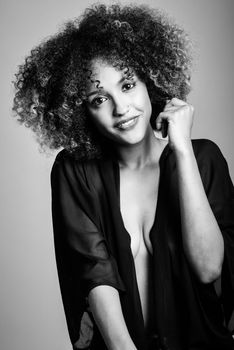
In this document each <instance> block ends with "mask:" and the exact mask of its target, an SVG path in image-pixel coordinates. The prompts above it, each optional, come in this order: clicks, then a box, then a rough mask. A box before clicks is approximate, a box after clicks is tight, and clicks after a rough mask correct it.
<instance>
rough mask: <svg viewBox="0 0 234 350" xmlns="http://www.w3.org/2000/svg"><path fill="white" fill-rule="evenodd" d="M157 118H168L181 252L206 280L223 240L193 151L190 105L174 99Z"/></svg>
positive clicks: (216, 270) (217, 265)
mask: <svg viewBox="0 0 234 350" xmlns="http://www.w3.org/2000/svg"><path fill="white" fill-rule="evenodd" d="M160 117H161V119H166V120H167V121H168V124H169V127H168V136H169V143H170V146H171V148H172V149H173V151H174V153H175V158H176V164H177V172H178V188H179V199H180V210H181V225H182V239H183V245H184V251H185V254H186V256H187V259H188V261H189V262H190V264H191V266H192V267H193V269H194V271H195V272H196V274H197V275H198V277H199V279H200V280H201V281H202V282H204V283H209V282H212V281H214V280H215V279H217V278H218V277H219V275H220V273H221V268H222V263H223V256H224V243H223V237H222V234H221V231H220V229H219V226H218V224H217V221H216V219H215V216H214V214H213V212H212V210H211V208H210V205H209V202H208V199H207V196H206V193H205V191H204V188H203V184H202V180H201V177H200V173H199V170H198V166H197V162H196V159H195V156H194V153H193V148H192V144H191V139H190V134H191V127H192V119H193V107H192V106H190V105H187V104H186V103H185V102H183V101H181V100H178V99H176V98H175V99H172V100H171V101H170V102H169V103H168V104H167V106H166V108H165V110H164V112H163V113H161V114H160ZM161 119H159V125H158V128H160V121H161Z"/></svg>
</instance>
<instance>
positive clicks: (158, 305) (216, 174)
mask: <svg viewBox="0 0 234 350" xmlns="http://www.w3.org/2000/svg"><path fill="white" fill-rule="evenodd" d="M193 148H194V153H195V157H196V159H197V163H198V166H199V171H200V174H201V178H202V181H203V185H204V188H205V191H206V194H207V197H208V200H209V203H210V206H211V208H212V210H213V212H214V215H215V217H216V219H217V222H218V224H219V227H220V229H221V231H222V234H223V238H224V244H225V258H224V263H223V268H222V297H221V298H219V297H218V296H217V294H216V292H215V288H214V284H213V283H210V284H203V283H201V282H200V281H199V280H198V278H197V277H196V275H195V274H194V272H193V270H192V269H191V267H190V265H189V263H188V261H187V260H186V257H185V255H184V252H183V247H182V237H181V223H180V209H179V199H178V188H177V187H178V186H177V173H176V162H175V157H174V154H173V152H172V151H171V150H170V148H169V146H168V145H167V146H166V147H165V149H164V150H163V153H162V155H161V158H160V181H159V190H158V202H157V210H156V214H155V220H154V223H153V226H152V228H151V231H150V239H151V243H152V247H153V268H154V271H153V276H152V278H153V282H154V299H155V303H154V306H153V307H154V310H155V319H156V323H155V334H157V335H158V336H157V340H156V341H155V344H156V343H157V344H160V345H159V348H162V349H171V350H172V349H173V350H208V349H210V350H211V349H212V350H215V349H216V350H231V349H234V340H233V339H232V337H231V335H230V333H229V331H228V330H227V328H226V327H224V326H223V323H224V314H225V319H226V322H227V321H228V319H229V318H230V315H231V312H232V310H233V309H234V188H233V185H232V182H231V179H230V176H229V172H228V167H227V163H226V161H225V159H224V157H223V156H222V154H221V152H220V150H219V148H218V147H217V146H216V145H215V144H214V143H213V142H211V141H208V140H194V141H193ZM119 176H120V175H119V166H118V163H117V162H116V161H113V160H111V159H105V160H90V161H86V162H84V161H83V162H80V161H77V160H75V159H74V157H72V156H71V155H69V153H68V152H67V151H65V150H63V151H61V152H60V153H59V154H58V156H57V158H56V160H55V163H54V165H53V169H52V173H51V183H52V213H53V225H54V239H55V251H56V260H57V267H58V274H59V280H60V287H61V292H62V298H63V303H64V308H65V313H66V318H67V323H68V329H69V334H70V337H71V342H72V344H73V346H74V349H85V348H86V349H95V350H96V349H106V347H105V345H104V342H103V340H102V337H101V336H100V333H99V331H98V329H97V326H96V325H95V323H94V321H93V320H91V319H90V317H91V318H92V316H90V317H89V316H88V313H86V312H85V311H87V307H88V305H87V300H86V297H87V295H88V293H89V291H90V290H91V289H92V288H93V287H95V286H98V285H110V286H113V287H115V288H116V289H118V290H119V294H120V300H121V305H122V310H123V315H124V318H125V321H126V324H127V327H128V330H129V333H130V335H131V337H132V339H133V341H134V343H135V344H136V347H137V349H138V350H146V349H147V345H146V343H147V339H146V337H145V335H144V321H143V316H142V310H141V303H140V297H139V291H138V286H137V280H136V274H135V268H134V259H133V256H132V253H131V248H130V235H129V234H128V232H127V231H126V229H125V228H124V224H123V219H122V216H121V212H120V198H119V195H120V194H119ZM221 302H222V304H221ZM84 312H85V313H84ZM83 315H84V316H83ZM82 316H83V319H82V322H81V318H82ZM80 327H81V332H80ZM92 327H93V329H92ZM92 333H93V334H94V335H93V339H92V340H91V338H92ZM79 336H80V339H79ZM78 339H79V340H78ZM155 339H156V336H155ZM89 343H90V344H89ZM153 348H154V349H157V346H156V345H155V347H154V346H153Z"/></svg>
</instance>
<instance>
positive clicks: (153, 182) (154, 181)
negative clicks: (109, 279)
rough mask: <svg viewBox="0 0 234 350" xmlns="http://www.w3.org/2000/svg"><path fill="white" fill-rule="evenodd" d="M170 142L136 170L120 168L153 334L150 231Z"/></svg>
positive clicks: (142, 293) (126, 221) (122, 202)
mask: <svg viewBox="0 0 234 350" xmlns="http://www.w3.org/2000/svg"><path fill="white" fill-rule="evenodd" d="M165 145H166V142H165V141H163V142H161V143H160V142H159V141H158V140H155V147H157V151H155V157H154V159H148V161H147V162H146V164H144V165H141V166H140V167H138V166H137V167H136V168H129V167H128V166H126V165H120V209H121V214H122V218H123V222H124V226H125V228H126V230H127V232H128V233H129V235H130V237H131V250H132V254H133V257H134V262H135V269H136V277H137V282H138V289H139V294H140V298H141V306H142V312H143V317H144V322H145V330H146V332H150V329H151V327H152V323H153V315H152V314H151V313H150V311H151V310H152V305H153V293H152V287H153V286H152V285H151V283H150V282H151V279H150V278H149V276H150V274H151V271H152V266H151V265H152V245H151V241H150V237H149V234H150V230H151V228H152V225H153V223H154V219H155V214H156V208H157V198H158V185H159V175H160V173H159V159H158V158H159V156H160V154H161V152H162V150H163V148H164V147H165Z"/></svg>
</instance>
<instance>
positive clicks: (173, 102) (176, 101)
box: [169, 97, 187, 106]
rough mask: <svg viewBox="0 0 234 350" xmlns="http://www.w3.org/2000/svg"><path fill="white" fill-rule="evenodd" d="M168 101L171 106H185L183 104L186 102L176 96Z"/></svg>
mask: <svg viewBox="0 0 234 350" xmlns="http://www.w3.org/2000/svg"><path fill="white" fill-rule="evenodd" d="M169 103H170V104H171V105H173V106H185V105H187V102H185V101H183V100H180V99H179V98H177V97H173V98H172V99H171V100H170V102H169Z"/></svg>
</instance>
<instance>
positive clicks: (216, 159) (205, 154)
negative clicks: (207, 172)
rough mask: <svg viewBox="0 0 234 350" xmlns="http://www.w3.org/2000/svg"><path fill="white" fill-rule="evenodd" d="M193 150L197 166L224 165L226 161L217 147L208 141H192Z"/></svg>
mask: <svg viewBox="0 0 234 350" xmlns="http://www.w3.org/2000/svg"><path fill="white" fill-rule="evenodd" d="M192 145H193V150H194V154H195V157H196V159H197V162H198V164H201V165H202V164H203V163H205V164H206V166H207V165H209V164H212V163H215V164H216V165H218V164H224V163H226V160H225V158H224V156H223V154H222V152H221V150H220V148H219V146H218V145H217V144H216V143H215V142H213V141H211V140H208V139H195V140H192Z"/></svg>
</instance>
